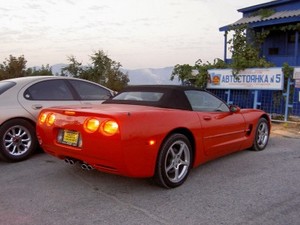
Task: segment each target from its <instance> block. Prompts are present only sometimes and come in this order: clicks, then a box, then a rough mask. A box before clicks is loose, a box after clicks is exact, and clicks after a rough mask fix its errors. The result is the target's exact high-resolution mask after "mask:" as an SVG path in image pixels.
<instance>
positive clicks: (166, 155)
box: [154, 134, 192, 188]
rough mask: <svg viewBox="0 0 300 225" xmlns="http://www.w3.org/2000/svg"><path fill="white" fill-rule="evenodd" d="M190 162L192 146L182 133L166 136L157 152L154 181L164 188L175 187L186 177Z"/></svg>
mask: <svg viewBox="0 0 300 225" xmlns="http://www.w3.org/2000/svg"><path fill="white" fill-rule="evenodd" d="M191 162H192V147H191V144H190V141H189V140H188V138H187V137H186V136H184V135H182V134H173V135H171V136H170V137H168V138H167V139H166V140H165V141H164V143H163V145H162V147H161V149H160V151H159V154H158V158H157V163H156V170H155V175H154V181H155V182H156V183H157V184H158V185H160V186H162V187H165V188H175V187H178V186H180V185H182V184H183V183H184V182H185V180H186V179H187V177H188V175H189V172H190V169H191Z"/></svg>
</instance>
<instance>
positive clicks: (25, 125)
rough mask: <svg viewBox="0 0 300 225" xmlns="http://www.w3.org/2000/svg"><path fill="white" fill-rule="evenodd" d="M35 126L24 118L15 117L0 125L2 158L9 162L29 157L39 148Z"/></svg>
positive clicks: (0, 153)
mask: <svg viewBox="0 0 300 225" xmlns="http://www.w3.org/2000/svg"><path fill="white" fill-rule="evenodd" d="M37 146H38V141H37V138H36V132H35V126H34V125H33V124H32V123H30V122H29V121H26V120H24V119H13V120H10V121H7V122H5V123H4V124H2V125H1V127H0V158H2V159H3V160H5V161H7V162H19V161H22V160H25V159H27V158H28V157H29V156H30V155H31V154H33V152H34V151H35V150H36V149H37Z"/></svg>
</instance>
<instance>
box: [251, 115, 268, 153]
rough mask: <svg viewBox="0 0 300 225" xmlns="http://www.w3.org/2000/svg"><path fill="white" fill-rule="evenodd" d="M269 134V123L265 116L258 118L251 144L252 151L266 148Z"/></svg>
mask: <svg viewBox="0 0 300 225" xmlns="http://www.w3.org/2000/svg"><path fill="white" fill-rule="evenodd" d="M269 136H270V127H269V123H268V121H267V120H266V119H265V118H260V119H259V121H258V124H257V127H256V131H255V137H254V141H253V145H252V148H251V149H252V150H253V151H262V150H264V149H265V148H266V146H267V144H268V141H269Z"/></svg>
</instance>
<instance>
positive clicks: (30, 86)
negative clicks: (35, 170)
mask: <svg viewBox="0 0 300 225" xmlns="http://www.w3.org/2000/svg"><path fill="white" fill-rule="evenodd" d="M112 95H113V91H112V90H110V89H108V88H106V87H104V86H101V85H99V84H97V83H93V82H90V81H87V80H82V79H76V78H69V77H60V76H31V77H21V78H14V79H7V80H2V81H0V158H1V159H3V160H5V161H8V162H17V161H21V160H25V159H27V158H28V157H29V156H30V155H31V154H32V153H33V152H34V151H35V150H36V149H37V147H38V142H37V138H36V133H35V123H36V120H37V117H38V113H39V112H40V110H41V109H42V108H45V107H51V106H59V105H74V104H101V103H102V102H103V101H104V100H106V99H108V98H110V97H111V96H112Z"/></svg>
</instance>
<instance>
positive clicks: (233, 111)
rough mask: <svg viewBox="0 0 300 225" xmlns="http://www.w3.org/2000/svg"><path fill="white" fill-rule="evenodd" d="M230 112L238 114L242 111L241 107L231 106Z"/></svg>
mask: <svg viewBox="0 0 300 225" xmlns="http://www.w3.org/2000/svg"><path fill="white" fill-rule="evenodd" d="M229 109H230V112H232V113H238V112H239V111H240V110H241V109H240V107H238V106H236V105H231V106H229Z"/></svg>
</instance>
